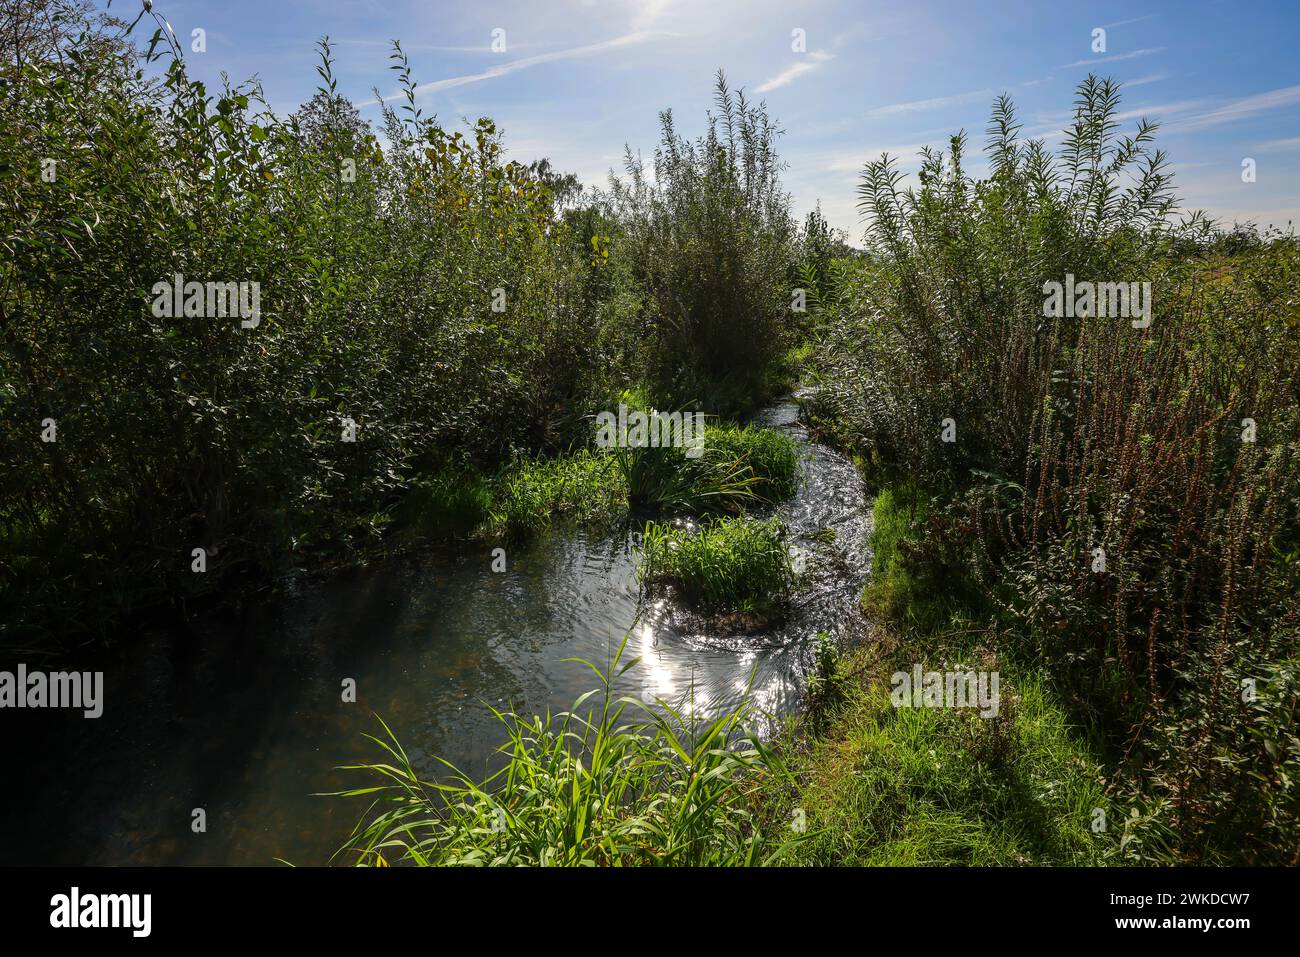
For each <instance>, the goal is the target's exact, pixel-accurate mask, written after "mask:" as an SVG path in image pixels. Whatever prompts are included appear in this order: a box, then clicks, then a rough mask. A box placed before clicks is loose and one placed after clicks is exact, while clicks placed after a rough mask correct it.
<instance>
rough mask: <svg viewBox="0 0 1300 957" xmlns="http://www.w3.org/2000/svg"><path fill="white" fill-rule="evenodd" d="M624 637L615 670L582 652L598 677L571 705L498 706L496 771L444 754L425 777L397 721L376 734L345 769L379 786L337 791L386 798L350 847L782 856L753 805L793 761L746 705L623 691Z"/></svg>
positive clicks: (449, 860) (513, 859) (435, 852)
mask: <svg viewBox="0 0 1300 957" xmlns="http://www.w3.org/2000/svg"><path fill="white" fill-rule="evenodd" d="M626 643H627V642H626V639H624V643H623V646H620V648H619V650H618V653H617V655H616V656H615V657H614V660H613V662H612V663H611V664H610V665H609V667H608V668H607V669H606V670H605V671H603V672H602V671H601V670H600V669H599V668H597V667H596V666H595V665H593V664H591V663H590V662H587V661H580V663H581V664H584V665H586V666H587V667H589V668H591V670H592V671H593V672H594V673H595V674H596V675H597V677H598V679H599V682H600V684H599V687H597V688H596V689H594V690H592V691H589V692H587V693H586V694H584V695H582V697H580V698H579V699H578V700H577V702H575V704H574V706H573V708H572V709H571V710H570V711H567V712H563V713H560V714H556V715H552V714H550V713H547V715H546V716H545V717H541V716H533V717H523V716H521V715H518V714H515V713H513V712H500V711H496V710H495V709H493V713H494V714H495V715H496V717H497V719H498V721H500V723H501V729H502V732H503V734H504V737H505V741H504V743H503V744H502V745H501V747H500V748H499V749H498V752H499V753H500V754H502V755H504V756H505V758H506V764H505V766H504V767H503V768H502V769H501V770H500V771H498V772H497V773H496V774H494V775H492V776H491V777H489V778H488V779H486V780H485V781H482V782H476V781H474V780H472V779H470V778H469V777H467V776H466V775H464V774H462V773H461V772H460V771H458V770H457V769H456V768H454V767H453V766H451V765H450V764H448V763H447V762H445V761H444V762H443V764H444V765H445V766H446V768H447V770H448V771H449V772H450V773H449V775H448V777H447V779H446V780H443V781H439V782H430V781H425V780H423V779H422V778H421V777H420V775H419V773H418V772H417V771H416V769H415V768H414V767H413V765H412V763H411V760H410V758H409V756H408V755H407V753H406V752H405V751H404V750H403V749H402V746H401V745H400V744H399V743H398V742H397V740H396V738H395V737H394V736H393V734H392V732H391V731H390V730H389V728H388V726H387V725H384V732H385V737H384V738H379V737H374V736H368V737H370V738H371V740H372V741H374V743H375V744H376V745H378V746H379V747H380V748H382V749H383V751H384V753H385V755H386V757H385V759H384V760H383V761H382V762H379V763H374V764H361V765H354V766H352V767H350V768H348V769H346V770H364V771H367V772H369V773H371V774H372V775H374V776H376V777H377V778H378V779H379V782H380V783H379V784H378V785H376V786H372V787H362V788H356V789H354V790H350V791H345V792H342V793H341V794H340V795H339V796H344V797H348V796H362V795H368V796H373V797H374V799H375V800H374V803H373V804H372V805H371V807H370V809H369V811H368V812H367V813H366V815H364V816H363V817H362V819H361V821H360V822H359V823H358V825H357V827H356V829H355V830H354V832H353V834H352V836H351V838H349V840H348V843H347V845H346V846H345V847H344V848H342V849H341V850H340V851H339V855H353V856H355V863H357V864H358V865H362V866H384V865H388V864H395V863H410V864H416V865H500V866H514V865H537V866H592V865H598V866H599V865H678V866H740V865H755V864H765V863H773V862H775V861H777V860H778V859H779V858H780V857H781V856H782V855H783V854H784V853H786V852H787V851H788V849H789V847H790V843H789V841H787V843H783V844H776V843H773V841H772V840H770V839H769V836H768V835H766V834H764V833H763V832H761V831H760V830H759V829H758V828H757V827H756V826H755V820H754V815H753V813H752V810H751V809H752V807H753V800H752V799H753V794H754V792H755V790H756V788H757V787H758V786H759V785H760V784H761V783H762V782H763V781H764V780H766V779H768V778H770V777H772V776H774V775H776V776H779V775H780V774H781V773H783V772H782V770H781V766H780V764H779V763H778V762H777V761H776V759H775V756H774V755H773V754H772V752H771V751H770V750H769V749H768V748H767V747H766V746H765V745H764V744H763V743H762V742H761V741H760V740H759V739H758V738H757V737H753V736H751V735H749V734H748V733H746V732H745V731H744V722H745V719H746V716H747V714H748V706H747V705H744V706H742V707H741V708H739V709H737V710H735V711H731V712H728V713H726V714H722V715H720V716H718V717H716V718H712V719H709V720H705V721H699V720H694V719H691V718H689V717H687V716H685V715H683V713H682V712H680V711H678V710H675V709H673V708H671V707H668V706H667V705H663V704H662V703H661V705H660V706H659V707H652V706H648V705H645V704H643V703H642V702H640V701H638V700H636V699H634V698H630V697H621V696H619V695H618V694H617V692H616V691H615V687H614V686H615V683H616V681H617V680H618V679H619V678H621V677H622V676H623V675H624V674H625V673H626V672H627V671H628V670H629V669H631V668H632V667H633V666H634V665H635V664H636V663H637V660H638V659H632V660H630V661H627V662H624V661H623V660H622V656H623V651H624V647H625V646H626ZM568 660H571V661H578V659H568ZM593 700H594V701H595V702H597V703H596V704H593V703H592V702H593ZM381 724H382V721H381ZM773 833H776V831H774V832H773ZM780 833H782V834H783V835H785V836H787V837H788V838H790V839H793V838H795V837H796V835H793V834H791V833H790V831H789V830H788V829H780Z"/></svg>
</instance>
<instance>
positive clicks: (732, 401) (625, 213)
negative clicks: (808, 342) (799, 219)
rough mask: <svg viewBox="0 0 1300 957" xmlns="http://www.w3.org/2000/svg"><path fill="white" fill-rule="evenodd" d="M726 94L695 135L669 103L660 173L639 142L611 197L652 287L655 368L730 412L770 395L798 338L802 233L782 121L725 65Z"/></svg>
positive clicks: (640, 274)
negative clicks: (733, 86)
mask: <svg viewBox="0 0 1300 957" xmlns="http://www.w3.org/2000/svg"><path fill="white" fill-rule="evenodd" d="M715 102H716V106H717V111H716V113H712V114H710V115H709V117H708V120H707V125H706V128H705V133H704V135H703V136H701V137H699V138H698V139H696V140H694V141H692V140H689V139H687V138H686V137H684V136H682V134H681V133H680V132H679V131H678V128H677V124H676V121H675V119H674V118H673V114H672V111H671V110H666V111H664V112H662V113H661V114H660V128H661V142H660V146H659V148H658V149H657V150H655V155H654V176H653V181H652V180H651V179H650V177H649V176H648V175H647V172H646V169H645V164H644V162H643V161H642V159H641V158H640V156H639V155H633V153H632V151H631V150H630V149H629V150H628V151H627V157H626V163H625V170H626V179H625V180H614V182H613V189H612V195H611V205H612V209H613V210H614V214H615V216H616V217H617V219H618V221H619V223H620V225H621V228H622V236H621V239H620V242H619V245H618V248H617V250H616V255H617V256H619V257H621V258H625V259H626V260H627V261H628V262H629V263H630V268H631V272H632V275H633V278H634V281H635V282H636V283H637V285H638V288H639V289H641V290H642V291H643V296H644V305H643V316H642V320H643V322H644V325H645V327H646V328H648V329H649V331H650V334H651V336H652V338H653V348H651V349H649V350H648V351H647V352H646V353H645V359H646V364H645V373H646V375H647V376H648V378H649V379H650V381H651V382H652V383H653V384H654V385H655V387H656V389H657V390H658V391H659V392H660V393H662V394H663V395H665V396H667V397H669V398H670V399H672V400H674V402H675V403H677V404H680V403H684V402H694V401H700V402H703V403H704V406H705V408H707V409H708V410H709V411H710V412H716V413H719V414H726V413H730V412H735V411H738V410H740V409H743V408H746V407H750V406H752V405H753V404H754V403H755V402H756V401H757V400H758V399H760V398H762V396H763V394H764V391H765V389H766V387H767V377H768V376H769V374H770V372H771V370H772V368H773V366H774V363H775V362H776V360H777V359H778V358H779V357H780V356H782V355H783V354H784V352H785V350H786V349H788V348H789V347H790V346H791V345H794V344H795V343H794V342H793V341H792V335H793V325H792V319H791V317H792V312H791V284H790V281H789V276H790V274H791V272H792V270H793V268H794V266H795V261H796V258H797V254H798V253H797V244H798V239H799V237H798V232H797V230H796V227H795V225H794V222H793V220H792V219H791V216H790V202H789V196H788V194H786V193H785V192H784V191H783V189H782V186H781V179H780V174H781V170H782V168H783V167H782V164H781V162H780V159H779V157H778V156H777V153H776V140H777V137H778V135H779V130H778V129H777V127H776V125H775V123H774V122H773V121H772V119H771V118H770V117H769V116H768V115H767V112H766V109H765V108H764V107H763V106H762V105H754V104H752V103H750V102H749V101H748V100H747V99H746V97H745V95H744V92H743V91H740V92H739V93H733V92H732V91H731V90H730V88H729V87H728V86H727V83H726V79H725V77H724V76H723V75H722V74H721V73H719V74H718V79H717V84H716V87H715Z"/></svg>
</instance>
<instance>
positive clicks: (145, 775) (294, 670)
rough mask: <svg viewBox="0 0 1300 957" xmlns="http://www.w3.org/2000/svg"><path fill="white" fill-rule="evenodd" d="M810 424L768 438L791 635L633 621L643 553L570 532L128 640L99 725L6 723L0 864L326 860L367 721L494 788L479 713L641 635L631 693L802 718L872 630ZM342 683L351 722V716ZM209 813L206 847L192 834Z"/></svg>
mask: <svg viewBox="0 0 1300 957" xmlns="http://www.w3.org/2000/svg"><path fill="white" fill-rule="evenodd" d="M796 412H797V408H796V406H795V405H794V404H793V403H783V404H781V405H778V406H776V407H774V408H772V409H770V410H768V411H767V412H765V413H764V414H763V415H761V416H759V419H758V421H759V422H760V423H761V424H765V425H770V426H773V427H777V428H781V429H784V430H786V431H788V432H789V433H790V434H792V435H793V436H795V437H796V438H797V439H798V440H799V442H800V443H801V446H802V447H803V448H804V452H805V460H804V463H803V466H802V468H803V472H804V482H803V485H802V487H801V489H800V491H799V493H798V495H797V496H796V497H795V498H794V499H793V500H792V501H791V502H789V503H786V504H785V505H783V506H782V507H781V508H780V509H779V510H778V514H780V515H781V516H782V517H783V518H784V520H785V521H786V522H787V524H788V525H789V527H790V543H791V546H792V548H793V549H795V550H796V552H797V554H798V555H799V556H801V557H802V558H803V560H804V562H805V563H806V574H807V582H808V584H807V587H805V588H803V589H801V590H800V591H799V593H798V595H797V596H796V599H795V602H794V607H793V609H792V612H791V614H790V615H789V616H788V617H787V620H786V622H785V624H784V625H783V626H782V627H781V628H779V629H773V630H769V631H766V632H762V633H759V634H750V635H727V634H717V633H708V632H707V631H705V630H703V629H701V628H700V627H699V626H698V625H697V624H694V623H693V622H692V620H691V619H690V617H689V616H687V615H684V614H683V613H682V612H681V611H680V609H677V608H675V607H674V606H673V604H672V603H671V602H670V601H667V600H659V601H656V602H654V603H646V604H643V605H640V606H639V603H638V589H637V583H636V552H635V548H634V544H633V538H634V536H631V535H628V534H624V533H618V534H610V535H605V536H593V535H584V534H566V533H563V532H558V533H555V534H551V535H548V536H545V537H544V538H542V539H541V540H540V541H538V542H535V543H533V544H531V545H529V546H527V547H518V548H514V549H510V550H509V551H508V553H507V570H506V571H505V572H504V573H494V572H492V571H491V555H490V548H489V547H487V546H483V547H481V548H479V549H477V550H474V551H471V552H468V553H465V554H461V555H458V556H454V557H453V556H429V555H422V556H419V557H417V558H412V559H410V560H406V561H400V562H393V563H388V564H385V565H382V566H376V567H372V568H366V569H360V570H355V571H351V572H348V573H346V574H343V575H339V576H335V577H332V578H330V579H329V580H328V581H325V582H307V583H305V584H301V585H299V586H297V587H296V588H293V589H291V590H290V591H291V593H290V595H289V596H288V597H286V598H283V599H280V600H277V601H275V602H270V603H266V604H264V605H261V606H258V607H255V608H252V609H249V610H248V611H246V612H245V613H243V614H242V615H241V616H239V617H238V619H234V618H227V619H217V620H210V621H206V622H203V623H201V624H199V625H196V626H194V627H192V628H191V629H190V630H186V631H182V632H178V631H172V632H169V633H158V634H144V635H138V636H126V638H124V640H123V641H122V642H121V644H120V649H121V650H120V651H119V652H117V653H115V654H113V655H111V656H110V660H108V661H106V662H105V663H103V664H100V665H96V666H95V667H102V668H104V670H105V672H106V673H105V679H104V680H105V693H104V700H105V708H104V714H103V716H102V717H101V718H99V719H97V720H86V719H83V718H82V717H81V716H80V712H61V711H39V712H38V711H9V712H7V713H6V714H5V715H4V723H5V728H6V751H7V752H8V755H7V757H8V766H7V768H6V774H5V778H6V780H7V787H6V788H5V791H6V792H7V793H6V797H5V800H6V802H7V803H9V804H11V805H13V806H12V807H9V808H7V809H6V810H5V811H4V818H3V824H0V834H2V835H3V838H4V840H3V843H2V844H0V862H3V863H33V864H34V863H45V864H54V863H68V864H79V863H89V864H120V863H127V864H273V863H274V862H275V860H276V859H277V858H279V859H284V860H288V861H291V862H293V863H295V864H320V863H324V862H325V861H327V860H328V859H329V857H330V855H331V854H332V853H333V852H334V851H335V850H336V849H337V848H338V847H339V846H340V845H341V844H342V843H343V841H344V840H345V838H346V837H347V835H348V833H349V831H350V829H351V827H352V825H353V824H354V822H355V820H356V818H357V816H358V815H359V814H360V813H361V812H362V811H363V810H364V808H365V799H362V798H354V799H341V798H329V797H315V796H313V794H316V793H319V792H327V791H336V790H340V789H343V788H345V787H349V786H356V785H357V784H358V783H360V782H362V780H363V778H362V777H361V776H360V775H359V774H358V773H357V772H351V773H346V774H345V773H343V772H339V771H336V770H334V767H335V766H336V765H340V764H349V763H353V762H356V761H362V760H372V759H375V758H376V757H377V756H378V755H377V749H376V748H375V747H374V746H373V745H371V744H370V743H369V742H367V741H366V740H364V739H363V737H362V733H363V732H365V731H370V732H375V731H377V730H378V723H377V722H376V720H375V718H374V715H375V714H378V715H381V716H382V717H383V718H384V720H385V721H387V722H388V724H389V726H390V727H391V728H392V729H393V731H394V732H395V733H396V734H397V736H398V738H399V740H400V741H401V742H402V743H403V745H404V746H405V748H406V749H407V752H408V753H409V754H410V756H411V757H412V759H413V761H414V762H415V764H416V765H417V766H418V767H419V768H420V769H421V770H422V771H423V772H426V773H428V774H430V775H432V774H433V772H434V770H435V767H436V762H435V761H434V760H433V758H434V756H435V755H441V756H443V757H445V758H447V759H448V760H450V761H452V762H453V763H455V764H457V765H458V766H459V767H460V768H461V769H462V770H465V771H467V772H474V773H482V772H484V771H486V770H487V769H488V768H489V765H490V762H491V760H492V751H493V748H494V747H495V746H496V745H497V744H499V743H500V740H501V733H500V726H499V725H498V724H497V722H496V719H494V718H493V717H492V715H491V714H490V713H489V712H488V710H487V707H486V704H491V705H494V706H496V707H498V708H503V707H512V708H516V709H518V710H520V711H521V712H526V713H529V714H531V713H534V712H537V711H544V710H545V709H546V708H548V707H549V708H552V709H555V710H561V709H563V708H565V707H567V706H568V705H569V704H571V703H572V701H573V700H574V698H576V697H577V696H578V695H579V694H581V693H582V692H584V691H586V690H588V689H589V688H590V687H592V686H593V684H594V682H595V676H594V675H592V674H591V672H590V671H589V670H588V669H586V668H584V667H582V666H581V665H576V664H572V663H565V662H563V661H562V659H564V658H569V657H582V658H586V659H588V660H591V661H594V662H596V663H597V664H602V663H603V662H605V661H606V660H607V658H608V657H609V656H610V655H611V653H612V651H613V650H614V649H616V648H617V646H618V644H619V642H620V641H621V640H622V638H623V636H624V635H625V634H627V633H628V632H630V633H631V637H630V639H629V642H628V647H629V652H628V653H629V655H631V656H639V657H640V659H641V661H640V664H639V665H638V666H637V667H635V668H634V669H632V670H631V671H630V672H628V674H627V675H626V676H625V679H624V683H625V684H626V685H627V687H628V690H630V691H632V692H633V693H635V694H640V695H641V696H642V697H646V698H647V699H650V698H652V697H654V696H658V697H661V698H665V699H674V700H687V699H689V700H691V701H693V707H694V709H695V710H696V711H697V712H700V711H704V712H708V711H713V710H714V709H717V708H722V707H728V706H731V705H734V704H736V703H737V702H739V701H740V699H741V697H742V696H743V694H744V692H745V689H746V687H747V686H749V685H750V684H751V678H752V689H751V695H752V698H753V700H754V701H755V703H756V704H757V705H758V707H759V708H761V709H762V710H763V711H765V712H767V713H769V714H770V715H772V716H774V717H776V716H779V715H780V714H782V713H783V712H786V711H788V710H789V709H790V708H792V707H795V706H797V704H798V701H799V697H800V694H801V691H800V689H801V687H802V679H803V676H804V674H805V672H806V670H807V668H808V667H809V666H810V665H811V649H812V646H813V639H814V636H815V634H816V633H817V632H818V631H819V630H828V631H831V632H832V633H835V634H840V635H843V634H844V633H845V632H847V631H848V630H852V629H856V628H858V627H859V619H858V613H857V605H856V599H857V595H858V593H859V592H860V590H861V587H862V578H863V570H864V569H865V568H866V567H867V558H868V556H867V537H868V532H869V520H870V517H869V511H868V508H867V503H866V502H865V500H864V492H863V487H862V483H861V480H860V479H859V477H858V475H857V473H856V471H855V470H854V469H853V467H852V465H851V464H850V463H848V462H847V461H846V460H845V459H843V458H842V457H841V456H840V455H838V454H837V453H836V452H834V451H832V450H830V449H828V448H825V447H823V446H819V445H812V444H808V442H807V435H806V433H805V432H804V430H803V429H802V428H801V427H800V426H799V425H798V424H797V422H796ZM824 529H830V530H832V531H833V532H834V535H833V536H832V535H828V534H826V533H824V532H822V531H821V530H824ZM819 533H820V534H819ZM78 665H79V666H80V667H89V665H86V664H82V663H78ZM33 667H35V666H33ZM60 667H72V665H71V664H69V665H67V666H60ZM346 678H352V679H355V681H356V685H357V701H356V703H344V702H343V701H342V683H343V681H344V679H346ZM366 783H369V782H366ZM195 808H203V809H204V810H205V812H206V815H207V831H206V833H200V834H196V833H193V831H192V829H191V821H192V817H191V815H192V812H193V809H195Z"/></svg>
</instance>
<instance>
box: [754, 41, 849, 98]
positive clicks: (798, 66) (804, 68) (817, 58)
mask: <svg viewBox="0 0 1300 957" xmlns="http://www.w3.org/2000/svg"><path fill="white" fill-rule="evenodd" d="M833 59H835V54H833V53H827V52H826V51H825V50H813V51H812V52H811V53H809V54H808V59H806V60H800V61H799V62H797V63H795V64H794V65H793V66H790V67H786V68H785V69H784V70H782V71H781V72H780V73H778V74H777V75H776V76H774V77H771V78H770V79H767V80H764V81H763V82H762V83H760V84H759V85H758V87H757V92H759V93H766V92H768V91H769V90H775V89H777V88H778V87H782V86H785V85H786V84H788V83H793V82H794V81H795V80H796V79H798V78H799V77H801V76H803V75H804V74H806V73H811V72H813V71H814V70H816V69H818V68H819V67H821V66H822V65H823V64H825V63H826V62H827V61H829V60H833Z"/></svg>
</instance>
